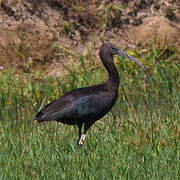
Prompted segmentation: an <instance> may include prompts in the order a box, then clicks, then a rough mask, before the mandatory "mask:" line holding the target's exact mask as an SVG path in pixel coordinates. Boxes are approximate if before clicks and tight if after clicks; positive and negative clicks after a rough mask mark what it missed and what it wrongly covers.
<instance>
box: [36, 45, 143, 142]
mask: <svg viewBox="0 0 180 180" xmlns="http://www.w3.org/2000/svg"><path fill="white" fill-rule="evenodd" d="M114 55H121V56H124V57H126V58H128V59H130V60H132V61H133V62H135V63H136V64H138V65H139V66H140V67H141V68H142V69H143V70H145V68H144V66H143V65H141V64H140V63H139V62H138V61H137V60H136V59H134V58H133V57H131V56H130V55H128V54H126V53H125V52H123V51H121V50H120V49H118V48H117V47H116V46H114V45H113V44H110V43H105V44H103V45H102V46H101V48H100V52H99V56H100V58H101V61H102V63H103V65H104V67H105V68H106V70H107V72H108V74H109V78H108V80H107V81H106V82H105V83H103V84H98V85H95V86H90V87H84V88H79V89H75V90H72V91H70V92H68V93H66V94H64V95H63V96H61V97H60V98H59V99H58V100H55V101H53V102H51V103H50V104H48V105H46V106H45V107H44V108H43V109H42V110H40V112H38V113H37V115H36V120H37V121H38V122H44V121H50V120H54V121H57V122H62V123H64V124H69V125H77V126H78V128H79V139H78V145H79V146H81V145H83V144H84V141H85V137H86V133H87V131H88V129H89V128H90V127H91V126H92V125H93V124H94V123H95V122H96V121H97V120H98V119H100V118H102V117H103V116H104V115H105V114H107V113H108V112H109V111H110V110H111V108H112V107H113V106H114V104H115V102H116V100H117V98H118V88H119V75H118V71H117V69H116V67H115V64H114V61H113V56H114ZM83 124H84V132H83V134H82V133H81V129H82V126H83Z"/></svg>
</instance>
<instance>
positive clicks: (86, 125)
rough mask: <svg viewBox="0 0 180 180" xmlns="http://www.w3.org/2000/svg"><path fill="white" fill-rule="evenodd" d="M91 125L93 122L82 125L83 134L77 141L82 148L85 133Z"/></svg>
mask: <svg viewBox="0 0 180 180" xmlns="http://www.w3.org/2000/svg"><path fill="white" fill-rule="evenodd" d="M93 124H94V121H89V122H86V123H85V124H84V133H83V134H82V135H81V138H80V139H79V146H82V145H83V144H84V142H85V138H86V135H87V131H88V129H89V128H90V127H91V126H92V125H93Z"/></svg>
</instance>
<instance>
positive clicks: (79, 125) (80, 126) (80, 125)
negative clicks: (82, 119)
mask: <svg viewBox="0 0 180 180" xmlns="http://www.w3.org/2000/svg"><path fill="white" fill-rule="evenodd" d="M82 125H83V124H78V128H79V139H78V140H77V144H78V145H80V144H79V141H80V139H81V129H82Z"/></svg>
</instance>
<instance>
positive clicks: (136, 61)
mask: <svg viewBox="0 0 180 180" xmlns="http://www.w3.org/2000/svg"><path fill="white" fill-rule="evenodd" d="M118 54H119V55H121V56H124V57H126V58H128V59H130V60H131V61H133V62H135V63H136V64H137V65H139V66H140V67H141V68H142V69H143V70H144V71H145V70H146V69H145V67H144V66H143V65H142V64H141V63H140V62H139V61H138V60H136V59H135V58H133V57H132V56H130V55H128V54H126V53H125V52H123V51H121V50H119V49H118Z"/></svg>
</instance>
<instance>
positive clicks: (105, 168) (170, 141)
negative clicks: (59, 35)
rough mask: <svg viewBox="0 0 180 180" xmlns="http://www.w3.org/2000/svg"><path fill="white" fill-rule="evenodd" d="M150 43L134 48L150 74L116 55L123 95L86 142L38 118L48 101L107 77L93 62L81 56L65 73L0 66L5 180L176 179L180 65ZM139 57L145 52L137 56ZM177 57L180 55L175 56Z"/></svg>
mask: <svg viewBox="0 0 180 180" xmlns="http://www.w3.org/2000/svg"><path fill="white" fill-rule="evenodd" d="M176 53H178V51H176V50H173V49H170V50H169V51H168V53H167V52H166V51H164V52H162V51H160V50H159V49H158V48H152V50H151V51H150V52H149V53H146V54H143V53H140V54H139V53H138V52H135V56H136V57H137V58H138V59H139V60H140V61H142V64H143V65H144V66H145V67H146V68H147V72H146V73H144V72H142V70H141V69H139V67H137V66H136V65H135V64H132V63H131V62H128V61H127V60H125V59H123V58H121V57H116V66H117V68H118V71H119V75H120V89H119V99H118V101H117V103H116V105H115V107H114V108H113V110H112V111H111V112H110V113H108V115H106V116H105V117H104V118H103V119H101V120H100V121H98V122H96V124H95V125H94V126H93V127H92V128H91V129H90V130H89V132H88V137H87V139H86V143H85V145H84V147H83V148H79V147H77V146H76V140H77V136H78V134H77V128H76V127H72V126H67V125H63V124H61V123H56V122H50V123H46V124H38V123H36V122H35V120H34V117H35V114H36V113H37V112H38V109H39V108H40V106H41V104H42V102H43V101H45V104H47V103H48V102H51V101H52V100H54V99H57V98H58V97H59V96H61V95H62V94H64V93H66V92H67V91H69V90H72V89H74V88H78V87H83V86H90V85H93V84H98V83H102V82H103V81H105V80H106V78H107V74H106V72H105V69H104V67H103V66H101V65H99V64H98V65H97V64H96V63H95V61H96V60H94V61H93V60H91V62H89V61H88V60H87V62H84V61H85V58H84V57H81V58H80V60H79V63H80V66H79V68H78V69H74V70H72V69H71V70H70V69H68V68H66V69H67V70H68V73H69V75H68V76H67V77H66V78H65V79H64V80H61V78H59V79H56V78H52V77H48V76H45V75H43V74H41V75H36V74H33V73H32V74H30V75H28V76H27V75H26V74H24V77H23V78H22V77H21V76H16V75H15V74H14V73H13V71H12V70H11V69H9V70H8V72H6V73H3V72H2V71H0V77H1V79H0V102H1V103H0V149H1V153H0V179H144V178H146V179H178V178H179V177H180V144H179V140H180V113H179V110H180V91H179V90H180V65H179V62H178V61H177V60H176V59H174V54H176ZM139 57H141V58H139ZM176 57H178V58H179V55H178V56H176Z"/></svg>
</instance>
